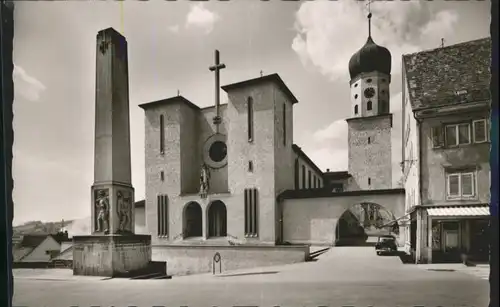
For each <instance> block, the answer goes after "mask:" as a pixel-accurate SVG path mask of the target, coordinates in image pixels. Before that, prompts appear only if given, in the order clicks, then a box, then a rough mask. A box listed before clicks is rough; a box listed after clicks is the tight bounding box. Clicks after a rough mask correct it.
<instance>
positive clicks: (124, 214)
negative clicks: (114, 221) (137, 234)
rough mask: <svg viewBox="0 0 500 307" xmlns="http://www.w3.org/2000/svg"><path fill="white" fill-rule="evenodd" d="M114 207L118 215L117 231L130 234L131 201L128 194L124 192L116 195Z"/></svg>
mask: <svg viewBox="0 0 500 307" xmlns="http://www.w3.org/2000/svg"><path fill="white" fill-rule="evenodd" d="M116 205H117V206H116V207H117V213H118V221H119V224H118V231H119V232H121V233H123V232H132V218H131V215H132V201H131V197H130V194H129V193H127V192H124V191H118V192H117V193H116Z"/></svg>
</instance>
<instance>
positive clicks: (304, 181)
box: [302, 165, 306, 189]
mask: <svg viewBox="0 0 500 307" xmlns="http://www.w3.org/2000/svg"><path fill="white" fill-rule="evenodd" d="M305 188H306V167H305V166H304V165H302V189H305Z"/></svg>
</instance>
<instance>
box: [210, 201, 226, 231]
mask: <svg viewBox="0 0 500 307" xmlns="http://www.w3.org/2000/svg"><path fill="white" fill-rule="evenodd" d="M225 236H227V211H226V205H225V204H224V203H223V202H222V201H220V200H216V201H213V202H212V203H211V204H210V206H209V208H208V237H225Z"/></svg>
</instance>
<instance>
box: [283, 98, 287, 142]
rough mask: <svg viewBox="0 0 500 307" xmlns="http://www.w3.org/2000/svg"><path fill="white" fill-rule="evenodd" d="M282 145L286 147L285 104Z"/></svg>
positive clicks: (284, 106) (284, 109)
mask: <svg viewBox="0 0 500 307" xmlns="http://www.w3.org/2000/svg"><path fill="white" fill-rule="evenodd" d="M283 145H285V146H286V104H283Z"/></svg>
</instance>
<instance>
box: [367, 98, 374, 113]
mask: <svg viewBox="0 0 500 307" xmlns="http://www.w3.org/2000/svg"><path fill="white" fill-rule="evenodd" d="M372 108H373V106H372V101H371V100H368V102H367V103H366V109H367V110H368V111H371V109H372Z"/></svg>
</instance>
